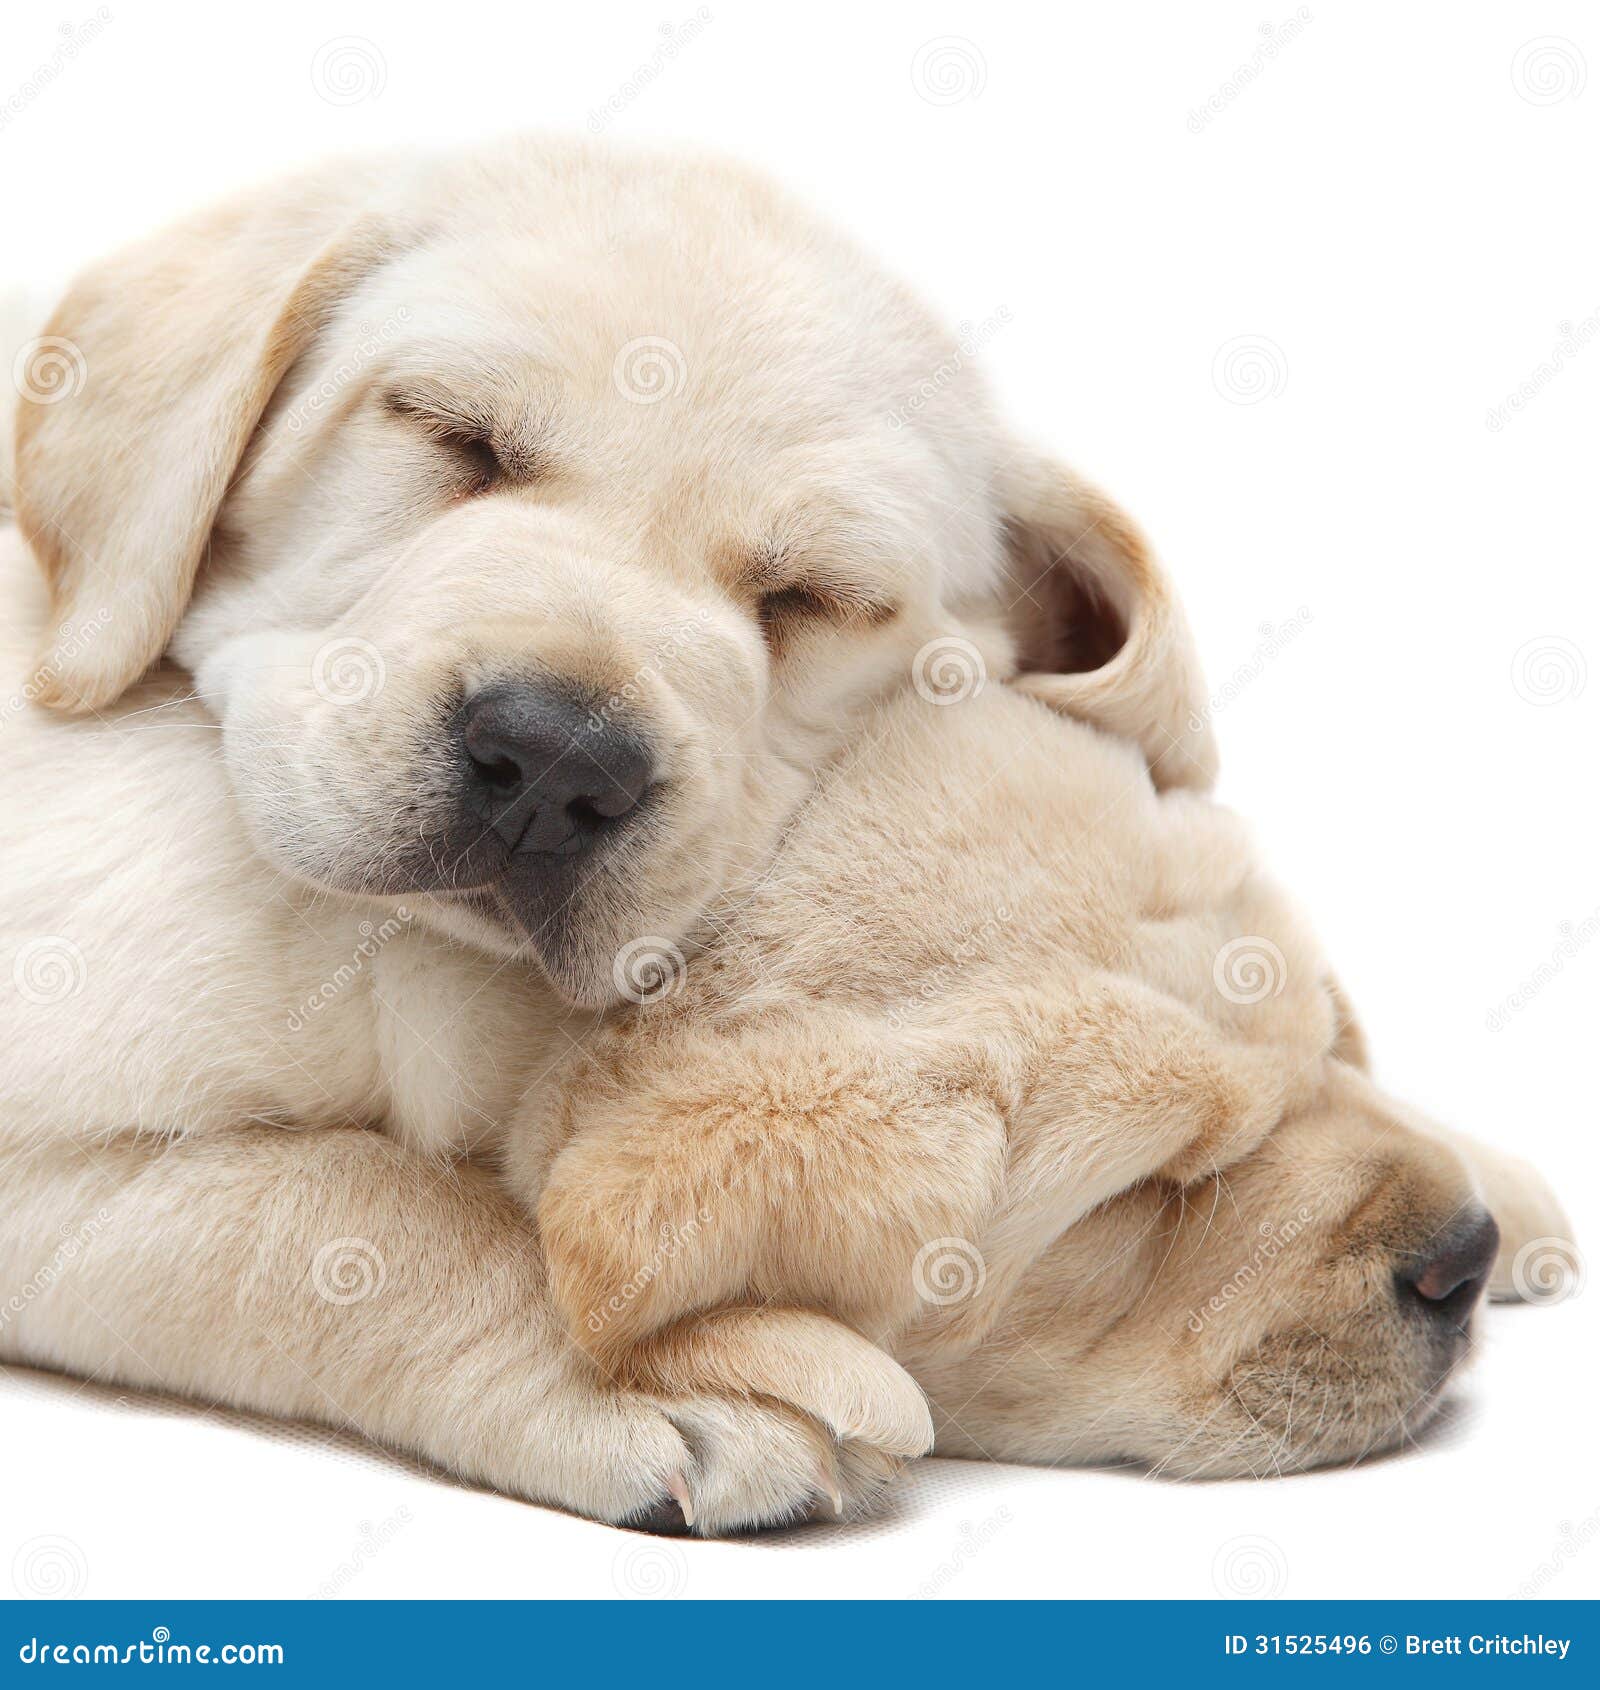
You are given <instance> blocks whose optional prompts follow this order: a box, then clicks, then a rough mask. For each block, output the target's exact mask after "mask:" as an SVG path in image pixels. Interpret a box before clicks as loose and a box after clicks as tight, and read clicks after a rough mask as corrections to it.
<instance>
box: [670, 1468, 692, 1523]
mask: <svg viewBox="0 0 1600 1690" xmlns="http://www.w3.org/2000/svg"><path fill="white" fill-rule="evenodd" d="M667 1495H668V1496H670V1497H671V1498H672V1500H673V1501H674V1502H675V1503H677V1505H678V1507H679V1508H680V1509H681V1510H682V1511H683V1523H684V1524H685V1525H686V1526H688V1527H689V1529H690V1530H691V1531H692V1530H693V1529H694V1503H693V1501H692V1500H691V1499H690V1496H689V1481H688V1480H687V1479H685V1478H684V1476H683V1474H682V1473H674V1474H673V1475H672V1477H671V1478H670V1479H668V1480H667Z"/></svg>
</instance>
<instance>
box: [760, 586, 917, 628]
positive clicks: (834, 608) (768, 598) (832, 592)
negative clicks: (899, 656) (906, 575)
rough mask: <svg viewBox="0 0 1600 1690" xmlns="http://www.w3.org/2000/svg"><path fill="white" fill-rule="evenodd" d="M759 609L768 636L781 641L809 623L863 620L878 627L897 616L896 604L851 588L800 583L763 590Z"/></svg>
mask: <svg viewBox="0 0 1600 1690" xmlns="http://www.w3.org/2000/svg"><path fill="white" fill-rule="evenodd" d="M758 612H759V615H760V617H761V626H762V628H763V630H764V631H765V632H766V634H767V637H768V638H769V639H771V640H773V641H774V642H778V641H781V640H782V639H783V638H784V636H785V635H786V634H791V633H794V632H797V631H798V630H799V629H800V628H801V627H802V626H803V625H805V624H806V623H808V622H829V623H832V624H833V625H834V626H836V627H840V628H844V627H849V626H852V625H855V624H860V623H864V624H866V625H867V626H869V627H876V626H878V625H879V624H880V623H883V622H887V621H888V620H889V619H890V618H891V617H892V616H894V615H895V607H894V606H893V605H892V604H889V603H887V602H886V601H885V600H883V599H880V598H877V597H875V596H874V595H872V594H869V593H861V592H856V591H853V590H851V589H850V588H848V587H842V586H837V585H834V584H832V583H829V584H827V585H820V584H812V583H808V582H797V583H793V584H791V585H789V586H787V587H777V588H774V589H773V590H772V591H771V592H767V593H763V594H762V595H761V598H760V601H759V606H758Z"/></svg>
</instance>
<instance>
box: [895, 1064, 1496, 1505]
mask: <svg viewBox="0 0 1600 1690" xmlns="http://www.w3.org/2000/svg"><path fill="white" fill-rule="evenodd" d="M1497 1236H1498V1235H1497V1230H1496V1226H1495V1223H1494V1221H1493V1220H1492V1219H1491V1218H1490V1216H1489V1212H1488V1210H1487V1209H1486V1208H1485V1207H1484V1206H1483V1204H1482V1202H1481V1201H1480V1198H1479V1195H1478V1191H1477V1187H1476V1185H1475V1182H1474V1181H1473V1179H1472V1178H1471V1177H1470V1175H1469V1172H1468V1170H1467V1168H1466V1167H1465V1166H1464V1164H1463V1163H1462V1162H1461V1161H1460V1159H1459V1158H1458V1157H1457V1156H1456V1155H1455V1153H1454V1152H1453V1151H1451V1150H1450V1149H1448V1148H1446V1147H1445V1146H1444V1145H1443V1144H1442V1143H1440V1142H1439V1141H1438V1140H1436V1139H1434V1138H1433V1137H1431V1136H1429V1135H1427V1134H1424V1133H1423V1132H1420V1131H1417V1130H1415V1129H1414V1128H1413V1127H1412V1126H1411V1125H1410V1124H1409V1123H1408V1122H1407V1121H1406V1120H1404V1119H1403V1118H1402V1117H1401V1116H1400V1115H1399V1113H1398V1112H1397V1111H1396V1110H1395V1108H1394V1107H1393V1106H1392V1105H1391V1104H1389V1103H1388V1102H1387V1101H1386V1100H1385V1099H1383V1098H1382V1097H1381V1096H1380V1095H1379V1094H1378V1093H1377V1092H1376V1090H1375V1089H1374V1088H1373V1087H1372V1086H1371V1085H1370V1084H1368V1083H1367V1082H1366V1081H1365V1080H1364V1078H1363V1077H1362V1076H1360V1075H1359V1074H1357V1073H1355V1072H1354V1071H1353V1070H1351V1069H1348V1068H1345V1067H1343V1066H1342V1065H1337V1064H1330V1068H1329V1074H1328V1077H1327V1083H1326V1085H1325V1086H1324V1087H1323V1088H1322V1090H1321V1093H1320V1096H1319V1097H1318V1098H1317V1100H1316V1101H1315V1102H1313V1103H1312V1104H1310V1105H1309V1106H1308V1107H1307V1108H1306V1109H1305V1110H1304V1111H1303V1112H1301V1113H1299V1114H1296V1115H1295V1116H1293V1117H1291V1118H1290V1119H1287V1120H1286V1121H1284V1123H1283V1124H1282V1125H1281V1126H1280V1127H1279V1128H1278V1129H1277V1130H1276V1131H1275V1132H1274V1133H1273V1134H1272V1135H1271V1136H1270V1137H1269V1138H1268V1139H1267V1140H1266V1141H1265V1143H1263V1144H1262V1145H1261V1146H1260V1147H1259V1148H1258V1149H1256V1150H1255V1151H1253V1152H1252V1153H1251V1154H1250V1155H1248V1156H1246V1157H1244V1158H1243V1159H1241V1160H1240V1161H1238V1162H1237V1163H1235V1164H1233V1165H1232V1166H1231V1167H1229V1168H1227V1169H1226V1170H1224V1171H1223V1172H1221V1173H1218V1174H1217V1175H1215V1176H1213V1177H1211V1178H1209V1179H1206V1180H1202V1181H1199V1182H1197V1183H1194V1184H1191V1185H1189V1186H1186V1187H1179V1186H1177V1185H1175V1184H1173V1183H1172V1182H1170V1181H1166V1180H1160V1179H1152V1180H1147V1181H1144V1182H1142V1183H1140V1184H1139V1185H1137V1186H1135V1187H1133V1188H1131V1189H1130V1190H1128V1191H1125V1192H1124V1193H1122V1194H1121V1195H1120V1196H1118V1197H1116V1198H1114V1199H1113V1200H1111V1201H1110V1202H1108V1203H1106V1204H1104V1205H1103V1206H1101V1207H1100V1208H1098V1209H1096V1210H1095V1211H1094V1212H1093V1213H1091V1214H1090V1215H1088V1216H1086V1217H1085V1218H1084V1219H1082V1220H1080V1221H1079V1222H1078V1223H1077V1224H1076V1225H1074V1226H1072V1227H1071V1228H1069V1229H1068V1230H1067V1232H1065V1233H1064V1234H1063V1235H1062V1236H1061V1237H1060V1238H1059V1239H1058V1240H1057V1241H1056V1243H1055V1244H1054V1245H1053V1246H1052V1247H1051V1249H1050V1250H1049V1251H1048V1252H1047V1254H1045V1255H1044V1256H1043V1257H1042V1258H1041V1259H1040V1260H1039V1261H1037V1262H1036V1263H1035V1264H1034V1266H1033V1267H1032V1269H1031V1270H1030V1271H1029V1273H1028V1275H1027V1276H1026V1278H1025V1279H1024V1281H1023V1283H1022V1285H1021V1286H1020V1287H1019V1289H1018V1291H1017V1293H1016V1295H1015V1296H1014V1297H1013V1298H1012V1299H1011V1301H1010V1303H1009V1305H1008V1307H1007V1308H1006V1310H1005V1312H1004V1314H1003V1316H1002V1319H1001V1321H1000V1322H999V1324H998V1325H997V1326H996V1328H995V1332H994V1335H993V1336H991V1337H990V1339H989V1340H988V1341H987V1342H986V1343H985V1344H984V1345H983V1346H982V1347H981V1348H980V1349H979V1350H977V1351H975V1352H974V1353H972V1354H970V1355H968V1356H967V1357H965V1358H964V1359H963V1360H961V1361H960V1362H958V1363H943V1364H939V1363H936V1364H934V1365H933V1366H931V1367H929V1368H927V1369H922V1368H919V1369H918V1374H919V1377H920V1378H922V1379H923V1380H924V1382H925V1383H927V1384H928V1385H929V1387H930V1389H931V1392H932V1394H933V1396H934V1399H935V1403H936V1409H938V1408H942V1409H943V1411H944V1414H945V1416H946V1419H945V1424H944V1426H943V1428H942V1430H941V1433H940V1447H941V1448H942V1449H947V1450H949V1451H950V1452H951V1453H957V1454H959V1453H977V1452H978V1451H979V1450H982V1451H985V1452H987V1453H988V1454H990V1455H993V1456H997V1457H1009V1458H1013V1459H1022V1460H1037V1461H1048V1462H1051V1463H1062V1462H1080V1463H1081V1462H1097V1461H1137V1462H1144V1463H1148V1464H1150V1465H1151V1466H1152V1467H1153V1468H1155V1469H1156V1470H1157V1471H1159V1472H1162V1473H1165V1474H1168V1475H1171V1476H1173V1477H1203V1478H1224V1477H1247V1476H1257V1477H1265V1476H1269V1475H1273V1474H1278V1473H1286V1472H1294V1471H1297V1470H1300V1469H1304V1468H1309V1467H1315V1466H1320V1465H1324V1464H1326V1463H1329V1462H1337V1461H1347V1460H1354V1459H1357V1458H1359V1457H1361V1456H1363V1455H1366V1454H1368V1453H1372V1452H1377V1451H1381V1450H1385V1449H1389V1448H1391V1447H1394V1446H1396V1445H1398V1444H1400V1443H1402V1442H1404V1441H1405V1440H1407V1439H1408V1438H1411V1437H1413V1436H1415V1435H1416V1434H1417V1433H1418V1432H1419V1431H1420V1430H1421V1429H1422V1428H1423V1427H1424V1426H1426V1425H1427V1424H1428V1423H1429V1422H1430V1421H1431V1420H1432V1419H1433V1418H1434V1417H1435V1415H1436V1414H1437V1413H1438V1410H1439V1407H1440V1404H1441V1402H1442V1401H1443V1399H1444V1395H1445V1391H1446V1387H1447V1385H1448V1383H1449V1381H1450V1379H1451V1378H1452V1377H1453V1375H1454V1374H1455V1372H1456V1370H1457V1369H1458V1368H1459V1366H1460V1365H1461V1364H1462V1362H1463V1361H1464V1360H1465V1359H1466V1357H1467V1356H1468V1354H1469V1352H1470V1348H1471V1342H1472V1333H1473V1325H1474V1321H1475V1314H1476V1310H1477V1308H1478V1305H1479V1301H1480V1297H1481V1294H1482V1292H1483V1290H1484V1287H1485V1284H1486V1283H1487V1280H1488V1277H1489V1274H1490V1271H1491V1268H1492V1265H1493V1261H1494V1257H1495V1251H1496V1244H1497ZM963 1387H965V1394H963ZM937 1418H939V1415H938V1413H937V1412H936V1419H937Z"/></svg>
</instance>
